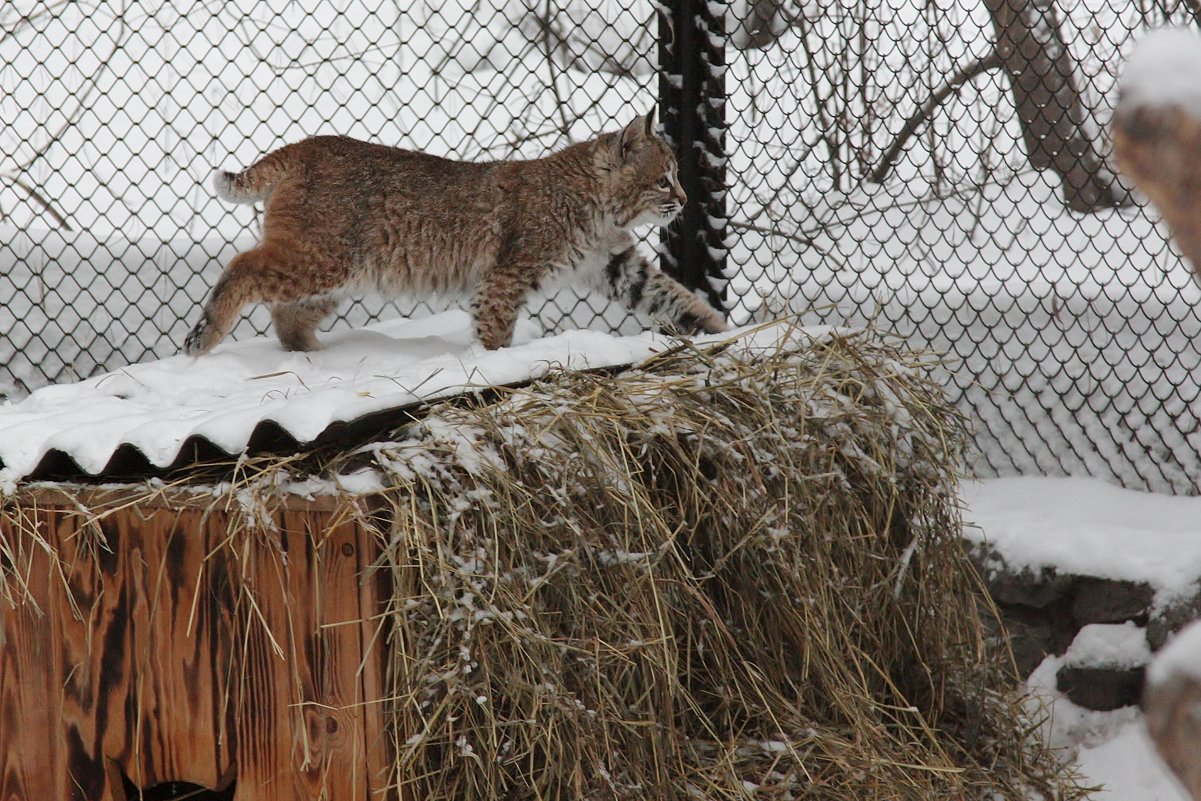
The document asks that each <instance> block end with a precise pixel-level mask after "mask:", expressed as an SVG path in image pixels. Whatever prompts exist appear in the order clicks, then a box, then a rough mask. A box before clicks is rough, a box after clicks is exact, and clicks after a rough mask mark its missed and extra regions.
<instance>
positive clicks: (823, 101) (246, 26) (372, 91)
mask: <svg viewBox="0 0 1201 801" xmlns="http://www.w3.org/2000/svg"><path fill="white" fill-rule="evenodd" d="M687 2H692V0H687ZM673 7H674V9H675V11H676V12H680V11H681V9H680V8H679V4H678V3H675V4H673ZM1194 8H1195V4H1190V3H1185V2H1180V3H1174V2H1167V1H1165V2H1151V1H1150V0H1140V2H1133V3H1125V4H1110V3H1108V2H1104V0H922V2H918V0H843V1H842V2H838V3H816V2H805V3H800V2H785V0H738V1H737V2H733V3H730V4H729V5H723V4H714V3H697V4H696V9H698V12H697V13H698V14H699V13H701V12H703V13H704V14H707V15H708V16H709V19H708V22H706V23H705V24H706V25H708V27H707V28H706V30H705V31H704V32H703V33H704V36H708V37H710V39H709V40H706V41H709V43H710V44H712V45H714V46H715V47H716V48H717V50H716V51H715V52H718V53H720V54H721V56H722V58H721V59H719V61H723V62H724V64H722V63H713V59H710V60H709V61H707V62H705V63H706V64H708V65H709V72H708V74H707V75H706V76H703V77H705V79H706V81H707V84H706V85H705V86H704V87H700V89H699V90H698V91H701V93H702V94H701V97H702V101H703V102H702V103H701V104H700V106H699V108H698V106H697V105H690V102H691V101H690V102H683V101H680V100H678V99H677V100H675V101H674V102H676V103H677V104H681V103H682V105H680V106H679V107H672V106H671V105H670V102H671V98H670V97H669V98H667V100H668V101H669V106H668V108H666V109H665V110H664V113H663V116H664V118H665V121H668V120H669V118H672V116H673V115H676V117H678V118H684V119H685V120H686V121H688V120H690V121H691V123H693V127H694V128H695V129H696V130H698V131H699V132H700V134H699V135H700V136H702V138H706V141H709V142H711V143H712V142H716V143H719V144H720V143H721V142H724V148H725V152H722V153H711V154H709V158H708V161H705V162H704V163H707V164H712V165H718V166H719V167H720V169H721V170H723V171H724V179H722V181H721V184H722V186H710V190H711V191H710V192H709V193H708V195H709V196H708V197H707V198H705V197H698V198H694V202H695V203H697V204H698V208H705V209H710V210H716V211H715V213H712V214H696V215H694V219H696V220H698V221H699V222H697V223H695V225H697V226H700V227H701V228H705V229H706V230H698V231H691V230H684V231H676V232H675V234H676V235H677V236H678V237H682V238H684V239H688V238H689V237H697V236H700V237H702V238H703V241H704V242H705V243H706V247H705V248H704V249H703V250H704V251H705V252H712V253H715V255H714V263H715V264H716V263H722V262H724V265H725V267H724V274H723V276H722V280H720V281H718V282H717V283H716V285H715V286H716V288H717V289H718V290H721V291H722V292H724V303H725V305H726V308H727V311H728V313H729V315H730V318H731V320H732V321H733V322H735V323H745V322H750V321H754V320H761V319H767V318H769V317H772V316H776V315H779V314H782V313H785V312H795V313H800V314H801V315H802V318H803V319H804V320H805V321H807V322H812V323H829V324H837V325H859V324H863V323H869V322H870V323H875V324H876V325H877V326H878V327H879V328H881V329H883V330H885V331H889V332H892V333H894V334H895V335H897V336H898V337H901V338H903V339H905V340H906V341H907V342H908V343H909V344H911V345H913V346H916V347H922V348H929V349H932V350H934V351H939V352H945V353H947V354H948V355H949V357H950V359H951V362H950V365H949V368H948V369H947V371H946V384H947V387H948V391H949V392H951V393H952V394H953V395H954V396H955V398H956V399H957V401H958V402H959V403H960V406H961V408H962V409H963V410H964V411H965V412H966V414H967V415H968V417H969V418H970V420H971V422H972V424H973V426H974V428H975V430H976V432H977V442H978V444H979V446H980V447H979V455H978V457H977V460H976V464H975V467H976V469H977V470H978V471H979V472H981V473H983V474H986V475H989V474H1012V473H1044V474H1089V475H1097V476H1102V477H1105V478H1109V479H1114V480H1118V481H1120V482H1122V483H1123V484H1126V485H1127V486H1132V487H1138V488H1147V489H1154V490H1162V491H1172V492H1178V493H1196V492H1198V490H1199V488H1201V458H1199V457H1198V454H1199V453H1201V424H1199V423H1198V419H1199V418H1198V412H1199V411H1201V399H1199V397H1198V396H1199V394H1201V392H1199V390H1198V384H1197V380H1196V378H1195V376H1196V373H1197V370H1198V363H1199V361H1201V359H1199V354H1198V347H1199V346H1198V344H1197V343H1198V338H1199V335H1201V317H1199V315H1198V303H1199V301H1201V291H1199V290H1198V288H1197V285H1196V284H1195V283H1194V282H1193V280H1192V278H1191V275H1190V273H1189V270H1188V268H1187V266H1186V265H1185V264H1183V263H1182V260H1181V259H1180V257H1179V256H1178V255H1177V253H1176V252H1175V251H1174V250H1173V248H1172V246H1171V244H1170V243H1169V241H1168V239H1167V234H1166V230H1165V229H1164V228H1163V226H1162V225H1161V224H1160V223H1159V222H1158V217H1157V215H1156V214H1155V213H1154V211H1153V210H1151V209H1149V208H1147V207H1145V206H1143V205H1140V204H1139V202H1138V201H1137V199H1135V198H1133V197H1131V196H1130V194H1129V192H1128V190H1127V188H1126V187H1125V186H1123V185H1122V183H1121V182H1120V180H1119V179H1118V178H1117V177H1115V175H1114V173H1113V172H1112V170H1111V168H1110V166H1109V164H1108V157H1107V156H1108V145H1107V141H1106V137H1105V134H1104V131H1105V129H1106V126H1107V123H1108V119H1109V116H1110V114H1111V112H1112V107H1113V103H1114V99H1115V89H1114V87H1115V81H1116V77H1117V75H1118V73H1119V72H1120V66H1121V63H1122V61H1123V58H1124V56H1125V55H1126V54H1127V53H1128V52H1129V49H1130V48H1131V46H1132V45H1133V43H1134V42H1135V41H1136V40H1137V38H1138V37H1139V35H1140V34H1141V33H1142V32H1143V31H1145V30H1147V29H1148V28H1152V27H1158V26H1161V25H1164V24H1169V23H1175V24H1184V25H1190V26H1193V27H1196V26H1198V20H1196V19H1195V18H1194V14H1195V13H1196V12H1195V10H1194ZM659 11H660V9H659V8H658V7H657V6H655V5H653V4H652V2H651V0H622V2H605V1H604V0H602V2H599V3H598V2H577V1H576V0H542V1H541V2H536V0H523V2H505V0H447V1H446V2H434V1H433V0H429V2H418V3H400V2H395V3H382V2H367V1H366V0H337V1H334V0H288V1H287V2H285V1H284V0H280V1H279V2H249V0H239V1H238V2H212V1H210V2H192V3H178V2H166V1H165V0H163V1H161V2H155V1H154V0H143V1H140V2H139V1H135V0H115V1H114V0H94V1H93V2H88V0H80V1H79V2H51V1H49V0H42V1H41V2H26V1H25V0H16V1H15V2H7V3H5V4H4V5H3V6H0V302H2V303H3V310H2V312H0V393H2V394H4V395H7V396H10V397H18V396H20V395H23V394H25V393H27V392H28V391H30V390H32V389H34V388H36V387H38V386H40V385H43V384H46V383H48V382H55V381H63V380H69V379H74V378H78V377H86V376H89V375H92V374H94V373H96V372H98V371H101V370H104V369H113V368H116V367H119V366H121V365H122V364H125V363H129V362H135V361H141V360H145V359H148V358H152V357H156V356H166V355H171V354H174V353H176V352H177V350H178V348H179V345H180V344H181V342H182V340H183V337H184V335H185V334H186V332H187V330H188V329H189V327H190V325H191V323H192V322H194V321H195V318H196V315H197V314H198V310H199V305H200V303H201V302H202V301H203V299H204V297H205V295H206V293H207V292H208V290H209V288H210V287H211V286H212V284H213V282H214V281H215V279H216V276H217V275H218V274H219V272H220V270H221V267H222V266H223V264H224V263H225V262H226V261H227V260H228V259H229V258H230V257H231V256H232V255H233V254H234V253H236V252H237V251H238V250H240V249H244V248H246V247H247V246H248V245H249V243H250V242H251V241H252V240H253V239H254V237H255V234H256V226H257V217H256V213H257V212H256V210H255V209H252V208H250V207H233V206H229V205H227V204H224V203H222V202H220V201H218V200H217V199H216V198H215V196H214V195H213V192H212V191H211V188H210V187H211V184H210V177H211V175H212V173H213V171H214V170H215V169H217V168H226V169H232V168H235V167H240V166H244V165H247V164H249V163H251V162H253V161H254V160H256V159H257V158H258V157H260V156H261V155H263V154H264V153H266V152H268V151H270V150H272V149H274V148H276V147H278V146H280V145H282V144H284V143H286V142H290V141H295V140H297V139H300V138H303V137H305V136H310V135H314V134H323V133H338V134H347V135H350V136H355V137H358V138H362V139H369V140H372V141H377V142H383V143H386V144H392V145H397V146H401V147H409V148H415V149H421V150H426V151H429V152H433V153H437V154H439V155H444V156H452V157H458V158H467V159H504V158H514V157H536V156H539V155H542V154H544V153H546V152H549V151H551V150H554V149H557V148H559V147H561V146H563V145H565V144H567V143H569V142H571V141H578V140H581V139H585V138H588V137H590V136H592V135H594V134H595V133H596V132H598V131H600V130H605V129H612V128H614V127H615V126H617V125H619V124H622V123H623V122H624V121H625V120H627V119H629V118H630V117H631V116H632V115H633V114H635V113H642V112H644V111H645V110H646V109H648V108H649V107H650V106H651V105H653V104H655V103H656V102H659V101H660V99H661V97H663V96H666V95H669V94H670V92H669V91H667V90H665V89H664V83H663V82H661V77H660V68H659V65H660V55H661V52H662V51H661V46H667V45H669V44H670V42H666V41H661V40H665V38H666V37H671V40H672V41H676V40H678V41H691V40H688V39H687V38H686V37H685V38H683V39H678V34H679V33H680V32H679V31H677V30H674V29H673V24H674V23H667V24H665V23H664V20H671V19H674V20H681V19H682V20H687V19H690V18H691V17H690V16H689V11H688V9H684V12H685V13H683V14H680V13H676V14H675V16H674V17H673V16H672V14H671V13H670V12H668V13H666V14H664V15H660V14H659ZM661 17H662V18H661ZM715 20H716V22H715ZM723 25H724V29H725V32H724V35H723V34H722V33H721V28H722V27H723ZM714 36H716V37H719V41H716V42H714V41H713V40H712V37H714ZM690 46H691V45H690ZM686 77H687V76H684V78H686ZM684 78H680V77H675V76H668V77H667V78H665V79H663V80H664V81H665V82H666V84H667V86H668V87H669V88H670V87H673V86H675V85H676V84H678V82H679V81H680V80H683V79H684ZM673 81H675V82H676V84H673V83H672V82H673ZM685 88H686V87H685ZM706 93H707V94H706ZM716 95H720V97H717V96H716ZM682 96H684V97H693V95H689V94H688V92H684V94H683V95H682ZM704 98H709V100H711V101H712V102H708V101H706V100H704ZM723 102H724V114H722V113H717V116H716V119H717V120H719V121H720V120H721V119H722V118H723V117H724V130H721V131H714V130H713V127H714V126H713V119H714V115H715V111H714V109H717V110H718V111H719V112H720V110H721V109H722V103H723ZM690 115H692V116H690ZM681 161H682V162H683V161H685V159H683V158H682V159H681ZM690 194H692V193H691V192H690ZM649 233H653V232H648V234H649ZM657 239H658V237H657V235H655V236H654V237H653V238H652V239H648V241H647V242H646V243H644V247H646V248H647V249H648V252H649V250H650V249H651V248H652V247H654V242H656V241H657ZM722 246H724V248H725V251H724V252H721V253H717V251H721V250H722ZM665 258H666V262H665V263H668V264H670V263H671V259H670V257H665ZM691 258H692V257H690V259H691ZM676 266H678V267H679V268H681V270H683V271H685V272H687V271H688V270H690V269H693V268H695V266H696V265H693V264H678V265H676ZM433 308H434V307H432V306H431V305H430V304H429V303H428V302H426V301H424V300H421V299H416V300H413V301H405V302H400V303H393V302H389V301H386V300H383V299H365V300H362V301H356V302H355V303H353V304H350V305H349V306H348V308H346V309H344V310H343V313H342V315H341V317H340V318H339V321H338V322H337V323H335V325H337V326H346V325H359V324H362V323H363V322H365V321H367V320H371V319H375V318H376V317H378V316H380V315H392V314H398V313H399V314H422V313H427V312H429V311H431V310H432V309H433ZM531 311H532V312H533V313H534V315H535V316H536V317H537V318H538V319H539V321H540V323H541V324H542V325H543V326H544V327H546V328H547V329H554V328H559V327H563V326H568V325H572V326H581V325H590V326H598V327H604V328H610V329H615V330H624V331H628V330H632V329H633V328H636V327H638V326H639V325H641V323H640V322H639V321H636V320H631V319H629V318H628V317H627V315H626V314H625V312H624V310H622V309H615V308H610V307H608V306H607V305H606V303H605V302H604V301H603V300H602V299H600V298H599V297H593V296H588V295H581V294H579V293H577V292H575V291H574V290H565V291H562V292H560V293H559V294H555V295H552V296H547V297H544V298H540V299H538V300H536V301H535V302H534V303H533V304H531ZM268 324H269V319H268V317H267V315H266V314H265V312H264V311H263V310H257V311H255V312H253V313H252V314H250V315H249V316H248V317H247V319H246V320H245V321H244V322H243V323H242V324H241V326H240V328H239V330H237V331H235V334H234V336H235V337H238V336H243V337H244V336H247V335H249V334H251V333H256V332H263V331H265V330H266V329H267V327H268Z"/></svg>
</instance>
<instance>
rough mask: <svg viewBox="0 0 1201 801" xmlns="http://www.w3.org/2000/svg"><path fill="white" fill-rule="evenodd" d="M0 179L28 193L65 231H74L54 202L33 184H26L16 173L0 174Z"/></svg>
mask: <svg viewBox="0 0 1201 801" xmlns="http://www.w3.org/2000/svg"><path fill="white" fill-rule="evenodd" d="M0 179H3V180H5V181H8V182H9V183H10V184H12V185H13V186H15V187H17V188H18V189H21V190H22V191H24V192H25V194H27V195H29V197H30V199H32V200H33V201H34V202H36V203H37V204H38V205H39V206H41V207H42V209H43V210H44V211H45V212H46V213H47V214H49V215H50V216H51V217H53V218H54V221H55V222H56V223H58V224H59V225H60V226H62V228H63V230H65V231H74V230H75V229H74V228H72V227H71V223H69V222H67V218H66V217H64V216H63V215H62V214H61V213H60V212H59V211H58V210H57V209H56V208H54V204H53V203H51V202H50V200H49V199H47V198H46V196H45V195H43V194H42V193H41V192H39V191H38V190H37V188H36V187H35V186H33V185H32V184H28V183H26V182H25V181H22V180H21V179H20V178H19V177H17V176H16V175H8V174H0Z"/></svg>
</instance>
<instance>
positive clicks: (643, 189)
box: [601, 109, 688, 228]
mask: <svg viewBox="0 0 1201 801" xmlns="http://www.w3.org/2000/svg"><path fill="white" fill-rule="evenodd" d="M601 150H602V156H603V158H604V162H605V163H604V167H605V172H606V173H607V178H608V185H609V187H608V188H609V196H610V199H611V201H612V213H613V217H614V221H615V222H616V223H617V224H618V225H619V226H621V227H622V228H636V227H638V226H640V225H647V224H648V223H654V224H655V225H667V224H668V223H669V222H671V221H672V219H674V218H675V216H676V215H677V214H679V213H680V209H682V208H684V204H685V203H687V202H688V196H687V195H686V194H684V188H683V187H682V186H680V180H679V176H678V175H677V174H676V157H675V154H673V153H672V152H671V148H670V147H668V145H667V142H665V141H664V140H663V137H661V136H659V134H658V133H656V132H655V110H654V109H651V111H650V113H649V114H647V115H646V116H640V117H635V118H634V121H633V122H631V123H630V124H629V125H627V126H626V127H625V128H624V129H623V130H622V131H621V132H620V133H614V134H608V135H606V136H605V137H603V138H602V140H601Z"/></svg>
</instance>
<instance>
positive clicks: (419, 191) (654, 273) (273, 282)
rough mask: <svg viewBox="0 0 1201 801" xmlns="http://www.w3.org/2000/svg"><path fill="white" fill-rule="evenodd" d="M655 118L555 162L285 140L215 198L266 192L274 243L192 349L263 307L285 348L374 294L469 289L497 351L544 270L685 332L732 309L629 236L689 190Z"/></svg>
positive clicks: (215, 310)
mask: <svg viewBox="0 0 1201 801" xmlns="http://www.w3.org/2000/svg"><path fill="white" fill-rule="evenodd" d="M653 114H654V112H652V113H651V114H648V115H646V116H645V117H638V118H637V119H635V120H634V121H633V122H631V123H630V124H629V125H627V126H626V127H625V128H624V129H623V130H621V131H617V132H611V133H605V134H601V135H600V136H599V137H597V138H595V139H592V140H590V141H588V142H583V143H580V144H577V145H572V146H570V147H567V148H565V149H564V150H561V151H559V152H557V153H554V154H552V155H550V156H547V157H546V158H542V159H534V160H530V161H499V162H478V163H477V162H462V161H452V160H448V159H443V158H438V157H437V156H431V155H427V154H424V153H417V152H413V151H408V150H401V149H398V148H393V147H386V146H383V145H375V144H369V143H366V142H360V141H357V140H354V139H349V138H346V137H337V136H320V137H314V138H311V139H305V140H303V141H301V142H297V143H296V144H292V145H287V146H285V147H282V148H280V149H279V150H276V151H274V152H273V153H270V154H269V155H267V156H266V157H264V158H263V159H262V160H261V161H259V162H257V163H256V164H254V165H253V166H251V167H249V168H248V169H246V170H244V171H243V172H241V173H236V174H234V173H218V174H217V176H216V178H215V179H214V184H215V188H216V191H217V194H218V195H219V196H220V197H222V198H225V199H227V200H231V201H234V202H243V203H251V202H256V201H265V203H266V206H265V213H264V216H263V236H262V241H261V242H260V243H259V244H258V246H257V247H255V248H252V249H251V250H248V251H246V252H244V253H240V254H238V255H237V256H235V257H234V258H233V260H232V261H230V263H229V265H228V266H227V267H226V268H225V271H224V272H223V273H222V275H221V277H220V278H219V279H218V281H217V283H216V285H215V286H214V287H213V291H212V294H211V295H210V296H209V299H208V301H207V303H206V304H205V307H204V312H203V314H202V315H201V319H200V321H199V322H198V323H197V324H196V327H195V328H193V329H192V331H191V333H190V334H188V337H187V340H186V341H185V343H184V350H185V351H186V352H187V353H190V354H201V353H205V352H207V351H209V350H211V349H212V348H213V347H214V346H215V345H216V344H217V343H218V342H220V341H221V340H222V339H223V338H224V337H225V336H226V335H227V334H228V333H229V331H230V329H232V328H233V326H234V323H235V322H237V318H238V316H239V315H240V314H241V312H242V309H243V308H244V307H245V306H246V305H247V304H250V303H267V304H270V306H271V316H272V320H273V322H274V325H275V331H276V335H277V336H278V337H279V340H280V343H281V344H282V345H283V346H284V347H285V348H287V349H288V350H302V351H306V350H313V349H316V348H318V347H319V344H318V342H317V338H316V334H315V332H316V330H317V327H318V326H319V325H320V323H321V321H322V320H323V319H325V318H326V317H327V316H329V315H330V314H331V313H332V312H333V311H334V309H335V308H336V306H337V304H338V302H339V301H340V300H341V299H342V298H344V297H346V296H348V295H354V294H356V293H361V292H366V291H380V292H383V293H384V294H398V293H417V294H433V293H438V294H448V293H454V294H460V293H462V294H470V295H471V297H472V300H471V313H472V317H473V319H474V323H475V333H476V335H477V336H478V338H479V340H480V342H481V343H483V345H484V346H485V347H486V348H489V349H494V348H498V347H503V346H506V345H508V344H509V343H510V342H511V341H512V337H513V328H514V325H515V323H516V320H517V313H518V310H519V309H520V307H521V305H522V304H523V303H524V302H525V300H526V297H527V296H528V295H529V294H530V293H531V292H532V291H534V290H535V289H536V288H538V287H539V286H540V285H542V284H543V283H545V282H546V281H547V280H548V279H553V278H560V277H567V278H569V279H576V280H578V281H580V282H583V283H587V284H591V285H594V286H598V287H600V288H601V289H603V290H604V291H605V292H607V293H608V294H609V296H610V297H612V298H614V299H615V300H619V301H622V302H624V303H626V304H627V305H628V306H629V307H630V308H632V309H634V310H636V311H640V312H645V313H647V314H648V315H650V316H652V317H655V318H657V319H659V320H660V321H661V322H663V323H665V324H667V325H668V326H670V327H673V328H675V329H677V330H679V331H681V332H687V333H694V332H697V331H706V332H717V331H723V330H725V328H726V323H725V321H724V320H723V319H722V316H721V315H720V314H718V313H717V312H716V311H714V310H713V309H712V308H710V307H709V306H708V305H707V304H705V302H704V301H702V300H701V299H700V298H698V297H697V296H696V295H694V294H693V293H692V292H690V291H688V290H687V289H685V288H684V287H683V286H682V285H680V284H679V283H677V282H676V281H674V280H673V279H671V278H670V277H668V276H667V275H665V274H664V273H662V272H660V271H659V270H658V268H656V267H654V266H653V265H651V264H649V263H648V262H647V261H646V260H645V259H643V258H642V257H640V256H639V255H638V254H637V251H636V250H635V249H634V246H633V245H634V239H633V236H632V235H631V233H630V232H631V230H632V229H633V228H636V227H638V226H641V225H646V224H656V225H666V224H667V223H668V222H670V221H671V220H672V218H674V217H675V216H676V215H677V214H678V213H679V211H680V209H681V208H683V205H684V203H685V202H686V201H687V197H686V196H685V194H684V190H683V189H682V188H681V187H680V183H679V179H678V177H677V175H676V162H675V158H674V156H673V154H672V152H671V149H670V148H669V147H668V146H667V144H666V143H665V142H664V141H663V139H662V138H660V137H659V136H658V135H657V134H656V133H655V131H654V122H653Z"/></svg>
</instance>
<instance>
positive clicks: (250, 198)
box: [213, 151, 284, 203]
mask: <svg viewBox="0 0 1201 801" xmlns="http://www.w3.org/2000/svg"><path fill="white" fill-rule="evenodd" d="M278 153H279V151H276V152H275V153H271V154H269V155H267V156H265V157H264V158H262V159H260V160H259V161H257V162H255V163H254V164H252V165H251V166H249V167H247V168H246V169H244V170H242V171H241V172H225V171H224V170H218V171H217V173H216V174H215V175H214V176H213V188H214V189H215V190H216V191H217V197H219V198H221V199H222V200H227V201H229V202H230V203H257V202H258V201H260V200H266V199H267V197H268V196H269V195H270V194H271V190H272V189H274V188H275V185H276V184H277V183H279V181H280V179H282V178H283V177H284V159H281V158H279V156H278Z"/></svg>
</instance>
